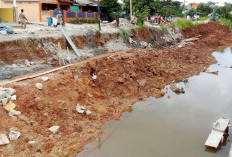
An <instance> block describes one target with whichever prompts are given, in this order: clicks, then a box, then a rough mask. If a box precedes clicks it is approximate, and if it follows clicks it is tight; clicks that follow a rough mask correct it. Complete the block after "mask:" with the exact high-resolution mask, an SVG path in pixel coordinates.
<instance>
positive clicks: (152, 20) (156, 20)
mask: <svg viewBox="0 0 232 157" xmlns="http://www.w3.org/2000/svg"><path fill="white" fill-rule="evenodd" d="M147 20H148V22H150V23H158V24H159V25H162V24H165V23H170V22H171V21H172V17H171V16H168V17H167V16H165V17H162V16H161V15H158V16H155V15H153V16H151V15H149V16H148V17H147Z"/></svg>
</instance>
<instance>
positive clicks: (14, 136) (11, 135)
mask: <svg viewBox="0 0 232 157" xmlns="http://www.w3.org/2000/svg"><path fill="white" fill-rule="evenodd" d="M20 136H21V133H20V132H19V131H17V130H15V129H10V133H9V138H10V140H11V141H16V140H18V138H19V137H20Z"/></svg>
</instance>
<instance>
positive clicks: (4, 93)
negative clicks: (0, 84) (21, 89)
mask: <svg viewBox="0 0 232 157" xmlns="http://www.w3.org/2000/svg"><path fill="white" fill-rule="evenodd" d="M5 97H6V91H0V99H3V98H5Z"/></svg>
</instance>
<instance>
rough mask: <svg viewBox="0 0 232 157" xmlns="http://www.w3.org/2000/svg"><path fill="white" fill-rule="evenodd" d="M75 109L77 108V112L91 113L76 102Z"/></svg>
mask: <svg viewBox="0 0 232 157" xmlns="http://www.w3.org/2000/svg"><path fill="white" fill-rule="evenodd" d="M76 110H77V112H78V113H80V114H84V113H85V114H86V115H89V114H92V111H90V110H86V107H85V106H81V105H80V104H77V106H76Z"/></svg>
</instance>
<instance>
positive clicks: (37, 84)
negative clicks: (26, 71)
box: [35, 83, 43, 90]
mask: <svg viewBox="0 0 232 157" xmlns="http://www.w3.org/2000/svg"><path fill="white" fill-rule="evenodd" d="M35 87H36V88H37V89H39V90H42V89H43V85H42V83H36V84H35Z"/></svg>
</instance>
